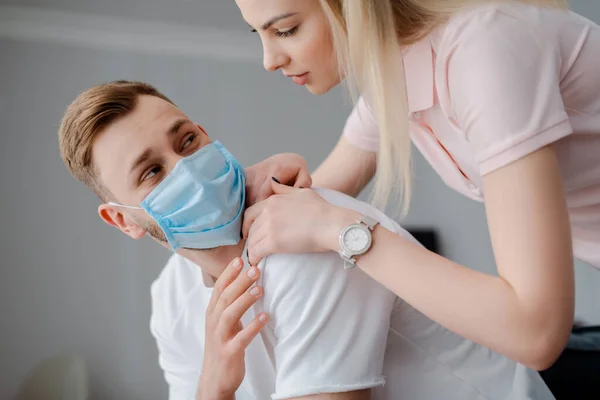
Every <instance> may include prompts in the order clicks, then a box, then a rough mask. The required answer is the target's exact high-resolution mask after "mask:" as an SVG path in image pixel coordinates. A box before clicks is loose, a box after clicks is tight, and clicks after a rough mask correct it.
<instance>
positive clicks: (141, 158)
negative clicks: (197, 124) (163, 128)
mask: <svg viewBox="0 0 600 400" xmlns="http://www.w3.org/2000/svg"><path fill="white" fill-rule="evenodd" d="M187 123H192V121H190V120H189V119H187V118H180V119H178V120H177V121H175V122H174V123H173V124H172V125H171V127H170V128H169V129H168V130H167V132H166V134H167V136H172V135H175V134H177V132H179V129H181V127H182V126H183V125H185V124H187ZM150 156H152V150H150V149H146V150H144V152H143V153H142V154H140V155H139V156H137V157H136V159H135V160H133V163H131V169H130V170H129V173H131V172H133V171H135V169H136V168H138V167H139V166H140V165H141V164H143V163H145V162H146V161H148V159H149V158H150Z"/></svg>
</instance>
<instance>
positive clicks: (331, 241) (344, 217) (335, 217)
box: [322, 207, 362, 252]
mask: <svg viewBox="0 0 600 400" xmlns="http://www.w3.org/2000/svg"><path fill="white" fill-rule="evenodd" d="M327 216H328V218H327V222H326V224H327V225H326V227H327V229H324V230H323V231H324V233H325V235H324V237H323V239H322V240H323V242H322V243H323V245H324V248H325V249H326V250H329V251H336V252H337V251H339V250H340V234H341V233H342V230H344V228H346V227H347V226H348V225H350V224H353V223H355V222H356V221H357V220H358V219H359V218H360V217H362V215H361V214H360V213H359V212H357V211H354V210H351V209H348V208H343V207H334V208H333V210H332V211H331V212H330V213H328V214H327Z"/></svg>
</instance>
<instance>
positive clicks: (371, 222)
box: [357, 215, 379, 231]
mask: <svg viewBox="0 0 600 400" xmlns="http://www.w3.org/2000/svg"><path fill="white" fill-rule="evenodd" d="M357 222H358V223H359V224H363V225H366V226H367V228H369V230H370V231H372V230H373V229H375V227H376V226H377V225H378V224H379V221H377V220H376V219H375V218H372V217H369V216H368V215H365V216H364V217H362V218H360V219H359V220H358V221H357Z"/></svg>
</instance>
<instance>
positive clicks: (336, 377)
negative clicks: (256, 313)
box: [262, 253, 395, 399]
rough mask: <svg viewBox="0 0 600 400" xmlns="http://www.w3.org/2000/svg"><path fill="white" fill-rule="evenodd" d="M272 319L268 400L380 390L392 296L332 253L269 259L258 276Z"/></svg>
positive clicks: (265, 303)
mask: <svg viewBox="0 0 600 400" xmlns="http://www.w3.org/2000/svg"><path fill="white" fill-rule="evenodd" d="M262 279H263V285H264V292H265V296H264V303H263V304H264V308H265V310H266V311H267V312H269V313H270V316H271V322H270V323H271V325H272V328H273V332H274V335H275V338H276V345H275V349H274V357H275V365H276V376H277V378H276V391H275V393H274V394H273V395H272V398H273V399H288V398H294V397H300V396H308V395H313V394H318V393H339V392H350V391H356V390H362V389H368V388H373V387H377V386H382V385H383V384H384V382H385V380H384V377H383V375H382V371H383V360H384V353H385V348H386V343H387V335H388V329H389V324H390V314H391V310H392V307H393V303H394V299H395V296H394V295H393V294H392V293H390V292H389V291H387V290H386V289H385V288H384V287H383V286H381V285H380V284H378V283H377V282H375V281H374V280H372V279H370V278H369V277H368V276H367V275H365V274H364V273H363V272H362V271H360V270H359V269H358V268H356V269H352V270H344V268H343V262H342V260H341V258H340V257H339V255H338V254H336V253H320V254H303V255H273V256H269V257H268V258H266V259H265V265H264V269H263V278H262Z"/></svg>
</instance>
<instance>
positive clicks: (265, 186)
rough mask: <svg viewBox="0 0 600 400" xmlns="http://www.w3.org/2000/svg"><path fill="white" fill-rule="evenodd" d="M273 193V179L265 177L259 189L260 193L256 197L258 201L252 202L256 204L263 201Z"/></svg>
mask: <svg viewBox="0 0 600 400" xmlns="http://www.w3.org/2000/svg"><path fill="white" fill-rule="evenodd" d="M272 194H273V189H272V188H271V179H265V180H264V182H263V183H262V185H261V186H260V190H259V191H258V195H257V197H256V199H255V200H256V201H255V202H254V203H252V204H256V203H258V202H259V201H263V200H266V199H268V198H269V197H271V195H272Z"/></svg>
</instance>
